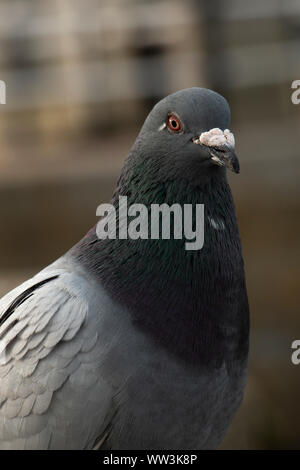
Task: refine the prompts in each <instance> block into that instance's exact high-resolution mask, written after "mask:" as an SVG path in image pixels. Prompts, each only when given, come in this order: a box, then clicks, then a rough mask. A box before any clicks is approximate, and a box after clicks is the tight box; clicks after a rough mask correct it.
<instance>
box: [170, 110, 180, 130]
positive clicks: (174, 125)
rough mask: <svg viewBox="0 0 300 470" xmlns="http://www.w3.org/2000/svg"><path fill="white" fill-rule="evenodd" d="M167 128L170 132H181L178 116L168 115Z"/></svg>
mask: <svg viewBox="0 0 300 470" xmlns="http://www.w3.org/2000/svg"><path fill="white" fill-rule="evenodd" d="M168 128H169V129H170V131H172V132H180V131H182V124H181V121H180V119H179V117H178V116H176V114H170V115H169V117H168Z"/></svg>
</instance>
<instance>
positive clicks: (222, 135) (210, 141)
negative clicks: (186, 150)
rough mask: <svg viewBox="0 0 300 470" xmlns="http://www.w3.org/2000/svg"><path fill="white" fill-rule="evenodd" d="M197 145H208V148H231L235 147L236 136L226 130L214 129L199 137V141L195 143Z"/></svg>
mask: <svg viewBox="0 0 300 470" xmlns="http://www.w3.org/2000/svg"><path fill="white" fill-rule="evenodd" d="M194 142H195V143H197V144H198V143H201V144H202V145H206V146H208V147H220V146H221V145H229V146H230V147H234V145H235V140H234V135H233V133H232V132H230V130H229V129H225V130H224V131H222V130H221V129H219V128H218V127H215V128H214V129H210V131H208V132H202V134H201V135H200V136H199V139H196V141H194Z"/></svg>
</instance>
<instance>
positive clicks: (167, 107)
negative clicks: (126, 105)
mask: <svg viewBox="0 0 300 470" xmlns="http://www.w3.org/2000/svg"><path fill="white" fill-rule="evenodd" d="M170 114H173V115H174V116H175V117H176V118H178V122H179V123H181V124H180V126H179V127H180V128H179V129H177V128H176V125H175V124H176V122H175V121H174V123H172V122H171V123H170V122H169V117H170ZM229 121H230V112H229V107H228V104H227V102H226V101H225V100H224V98H222V97H221V96H220V95H218V94H217V93H214V92H212V91H210V90H206V89H201V88H192V89H187V90H182V91H180V92H177V93H175V94H173V95H170V96H168V97H167V98H165V99H164V100H162V101H161V102H160V103H158V104H157V105H156V106H155V107H154V109H153V110H152V112H151V113H150V114H149V116H148V117H147V119H146V121H145V124H144V126H143V128H142V130H141V132H140V134H139V136H138V137H137V140H136V142H135V144H134V146H133V148H132V150H131V152H130V154H129V156H128V158H127V160H126V163H125V165H124V168H123V170H122V173H121V176H120V179H119V182H118V186H117V189H116V191H115V194H114V196H113V200H112V202H113V204H114V205H115V207H117V206H118V196H119V195H124V196H127V197H128V203H129V204H130V203H133V202H139V203H143V204H145V205H146V206H149V205H150V204H152V203H159V204H161V203H163V202H166V203H168V204H170V205H171V204H173V203H175V202H176V203H180V204H187V203H191V204H195V203H204V204H205V243H204V247H203V249H202V250H199V251H186V250H185V249H184V246H183V245H184V242H185V241H184V240H175V239H172V238H171V239H170V240H130V239H127V240H119V239H118V238H117V239H115V240H110V239H106V240H99V239H98V238H97V236H96V232H95V228H94V229H92V230H91V231H90V232H89V233H88V234H87V235H86V237H84V238H83V239H82V240H81V241H80V242H79V243H78V244H77V245H76V246H75V247H74V248H72V249H71V250H70V251H69V252H68V253H67V254H66V255H64V256H63V257H62V258H60V259H59V260H58V261H56V262H55V263H53V264H52V265H51V266H49V267H47V268H46V269H44V270H43V271H41V272H40V273H39V274H38V275H37V276H35V277H34V278H32V279H31V280H29V281H27V282H25V283H24V284H22V285H21V286H19V287H17V288H16V289H14V290H13V291H11V292H10V293H8V294H7V295H6V296H5V297H3V298H2V300H1V301H0V350H1V352H2V353H1V355H0V378H1V379H0V380H1V381H0V448H1V449H16V448H18V449H23V448H25V449H47V448H49V449H61V448H62V449H90V448H94V447H99V446H101V447H102V448H108V449H178V448H180V449H211V448H216V447H217V446H218V445H219V443H220V441H221V440H222V438H223V437H224V434H225V432H226V430H227V428H228V426H229V424H230V422H231V420H232V417H233V415H234V413H235V411H236V409H237V407H238V406H239V404H240V402H241V399H242V395H243V390H244V386H245V382H246V374H247V355H248V329H249V326H248V301H247V293H246V287H245V278H244V269H243V259H242V254H241V246H240V238H239V233H238V227H237V222H236V217H235V211H234V205H233V200H232V196H231V192H230V188H229V186H228V183H227V179H226V167H230V168H231V169H233V170H234V171H236V172H237V171H238V161H237V158H236V156H235V155H234V152H233V145H227V143H226V140H224V142H223V141H220V143H218V142H219V141H218V142H217V145H214V146H213V145H206V143H203V142H206V140H203V139H204V137H205V136H206V134H203V133H205V132H208V131H210V130H211V129H214V128H218V129H220V130H221V131H222V132H221V134H222V135H223V134H224V135H225V134H226V133H223V131H224V130H225V129H226V128H228V127H229ZM178 122H177V123H178ZM172 126H173V127H174V129H172ZM200 135H202V137H203V136H204V137H203V139H202V142H200V140H199V136H200ZM209 136H210V134H209Z"/></svg>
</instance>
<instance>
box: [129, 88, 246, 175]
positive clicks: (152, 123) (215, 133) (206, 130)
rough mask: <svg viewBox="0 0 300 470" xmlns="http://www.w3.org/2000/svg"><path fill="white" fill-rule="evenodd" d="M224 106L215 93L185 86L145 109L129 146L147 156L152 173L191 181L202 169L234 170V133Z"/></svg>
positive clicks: (204, 172)
mask: <svg viewBox="0 0 300 470" xmlns="http://www.w3.org/2000/svg"><path fill="white" fill-rule="evenodd" d="M229 125H230V109H229V105H228V103H227V101H226V100H225V98H223V97H222V96H221V95H219V94H218V93H216V92H214V91H211V90H208V89H205V88H188V89H184V90H181V91H178V92H176V93H173V94H171V95H169V96H167V97H166V98H164V99H162V100H161V101H160V102H158V103H157V104H156V105H155V106H154V108H153V109H152V111H151V112H150V113H149V115H148V117H147V119H146V121H145V123H144V125H143V127H142V129H141V132H140V134H139V136H138V138H137V140H136V144H135V146H134V149H137V150H138V152H136V153H137V154H138V155H139V156H140V158H142V159H143V160H144V162H145V163H144V165H145V167H144V168H143V170H144V171H147V169H146V166H147V162H151V165H152V168H153V169H154V171H155V175H156V178H159V177H161V179H162V180H165V179H166V177H167V178H168V179H170V178H172V177H173V178H176V177H185V178H186V179H188V180H193V181H196V182H197V179H199V178H201V176H203V175H214V174H216V175H217V174H219V175H220V174H224V169H225V168H229V169H230V170H232V171H234V172H236V173H238V172H239V163H238V159H237V157H236V155H235V152H234V137H233V134H232V133H231V132H230V131H229Z"/></svg>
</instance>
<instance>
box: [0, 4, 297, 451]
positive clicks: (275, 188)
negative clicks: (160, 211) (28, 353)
mask: <svg viewBox="0 0 300 470" xmlns="http://www.w3.org/2000/svg"><path fill="white" fill-rule="evenodd" d="M299 51H300V3H299V1H297V0H284V1H283V0H282V1H281V0H267V1H265V2H262V1H261V0H251V2H249V1H248V0H247V1H244V0H242V1H241V0H227V1H226V2H224V1H223V2H221V1H219V0H210V1H209V2H208V1H206V2H205V1H196V0H185V1H184V2H183V1H180V0H161V1H155V0H147V1H143V0H140V1H137V0H52V1H51V2H49V1H46V0H39V1H37V0H31V1H26V0H2V1H1V3H0V79H1V80H4V81H5V82H6V85H7V90H6V92H7V95H6V104H5V105H4V104H0V217H1V229H0V261H1V262H0V295H2V294H4V293H5V292H7V291H8V290H10V289H11V288H13V287H15V285H17V284H18V283H20V282H21V281H23V280H25V279H27V278H28V276H30V275H32V274H34V273H36V272H37V271H38V270H39V269H40V268H42V267H44V266H45V265H47V264H48V263H49V262H51V261H53V260H54V259H56V258H57V257H58V256H59V255H61V254H62V253H64V252H65V251H66V250H67V249H68V248H70V247H71V246H72V245H73V244H74V243H75V242H76V241H77V240H79V239H80V238H81V237H82V236H83V235H84V234H85V232H86V231H87V230H88V229H89V228H90V227H91V226H92V225H94V224H95V223H96V221H97V219H96V207H97V206H98V205H99V204H100V203H101V202H109V200H110V198H111V195H112V191H113V188H114V185H115V183H116V180H117V177H118V175H119V172H120V169H121V166H122V163H123V161H124V158H125V157H126V155H127V153H128V151H129V149H130V147H131V145H132V143H133V142H134V139H135V137H136V134H137V132H138V130H139V128H140V126H141V124H142V122H143V120H144V118H145V117H146V115H147V113H148V112H149V110H150V109H151V107H152V106H153V104H154V103H155V102H156V101H157V100H158V99H160V98H161V97H163V96H164V95H166V94H169V93H171V92H174V91H176V90H178V89H181V88H186V87H191V86H202V87H209V88H212V89H214V90H216V91H218V92H220V93H221V94H223V95H224V96H225V97H226V98H227V100H228V101H229V103H230V106H231V110H232V126H231V128H232V130H233V131H234V134H235V136H236V144H237V154H238V156H239V158H240V163H241V174H240V175H239V176H236V175H233V176H232V175H229V178H230V183H231V187H232V190H233V194H234V198H235V202H236V206H237V212H238V217H239V223H240V230H241V235H242V240H243V249H244V257H245V264H246V275H247V281H248V293H249V300H250V307H251V323H252V331H251V350H250V375H249V382H248V387H247V392H246V396H245V400H244V403H243V405H242V407H241V409H240V410H239V412H238V414H237V415H236V417H235V419H234V422H233V424H232V426H231V428H230V431H229V433H228V435H227V437H226V439H225V441H224V442H223V444H222V448H223V449H288V448H290V449H300V419H299V416H300V400H299V394H300V365H299V366H298V368H297V366H294V365H292V363H291V360H290V357H291V352H292V350H291V343H292V341H293V340H294V339H300V315H299V304H300V302H299V300H300V299H299V297H300V281H299V279H300V263H299V261H300V243H299V235H300V218H299V215H300V214H299V206H300V200H299V194H300V185H299V180H300V150H299V144H300V139H299V133H300V104H299V105H298V106H297V105H294V104H292V102H291V94H292V91H293V90H292V89H291V83H292V81H293V80H297V79H300V55H299ZM0 386H1V384H0Z"/></svg>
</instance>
